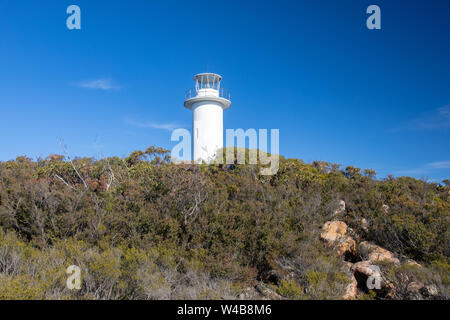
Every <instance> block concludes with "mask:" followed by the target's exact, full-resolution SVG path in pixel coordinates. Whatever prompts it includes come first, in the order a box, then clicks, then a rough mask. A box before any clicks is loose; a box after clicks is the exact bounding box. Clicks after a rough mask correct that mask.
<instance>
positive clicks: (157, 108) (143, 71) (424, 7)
mask: <svg viewBox="0 0 450 320" xmlns="http://www.w3.org/2000/svg"><path fill="white" fill-rule="evenodd" d="M70 4H76V5H79V6H80V8H81V17H82V22H81V26H82V29H81V30H72V31H71V30H68V29H67V28H66V18H67V17H68V15H67V14H66V8H67V6H69V5H70ZM370 4H377V5H378V6H380V8H381V19H382V22H381V27H382V29H381V30H368V29H367V28H366V22H365V21H366V18H367V16H368V15H367V14H366V13H365V11H366V8H367V7H368V5H370ZM206 70H208V71H210V72H216V73H219V74H221V75H222V76H223V77H224V82H223V85H224V86H225V87H226V88H228V89H229V90H230V91H231V93H232V106H231V108H230V109H229V110H227V111H225V114H224V127H225V128H244V129H247V128H256V129H258V128H279V129H280V153H281V154H282V155H284V156H286V157H295V158H301V159H303V160H304V161H307V162H310V161H313V160H325V161H329V162H337V163H341V164H343V165H354V166H358V167H361V168H373V169H375V170H376V171H377V172H378V177H379V178H382V177H385V176H386V175H387V174H394V175H395V176H401V175H410V176H414V177H417V178H421V177H427V178H429V179H432V180H436V181H437V180H440V179H445V178H450V148H449V147H450V1H447V0H422V1H399V0H397V1H395V0H389V1H379V0H376V1H356V0H339V1H334V0H333V1H317V0H315V1H313V0H308V1H306V0H304V1H271V2H268V1H250V0H249V1H242V0H240V1H213V0H209V1H199V0H196V1H156V0H155V1H150V0H149V1H143V0H142V1H93V0H89V1H87V0H73V1H63V0H57V1H56V0H55V1H23V0H0V111H1V117H0V136H1V140H0V160H8V159H14V158H15V157H16V156H18V155H28V156H30V157H33V158H36V157H39V156H41V157H46V156H47V155H48V154H50V153H61V150H60V149H59V146H58V143H57V138H58V137H60V138H63V139H64V140H65V142H66V144H67V145H68V148H69V152H70V154H71V155H78V156H99V154H100V152H99V151H98V149H100V150H101V152H103V153H104V154H105V155H118V156H125V155H127V154H129V153H130V152H131V151H133V150H137V149H145V148H146V147H148V146H149V145H157V146H162V147H166V148H168V149H171V148H172V147H173V145H174V143H172V142H171V141H170V133H171V132H170V130H168V129H170V128H172V127H186V128H188V129H190V127H191V113H190V111H188V110H187V109H185V108H184V107H183V100H184V92H185V90H186V89H188V88H189V87H192V86H193V81H192V76H193V75H194V74H195V73H199V72H205V71H206ZM95 142H96V143H95ZM95 144H97V145H98V147H96V146H95Z"/></svg>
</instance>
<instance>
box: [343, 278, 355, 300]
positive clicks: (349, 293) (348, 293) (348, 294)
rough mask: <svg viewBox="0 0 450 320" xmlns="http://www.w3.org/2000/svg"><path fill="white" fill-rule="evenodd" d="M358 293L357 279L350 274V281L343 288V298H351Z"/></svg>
mask: <svg viewBox="0 0 450 320" xmlns="http://www.w3.org/2000/svg"><path fill="white" fill-rule="evenodd" d="M357 293H358V281H357V280H356V278H355V276H354V275H352V276H351V282H350V283H349V284H348V285H347V287H346V288H345V294H344V295H343V296H342V299H344V300H351V299H355V298H356V294H357Z"/></svg>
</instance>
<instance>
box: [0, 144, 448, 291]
mask: <svg viewBox="0 0 450 320" xmlns="http://www.w3.org/2000/svg"><path fill="white" fill-rule="evenodd" d="M259 172H260V171H259V165H249V164H242V165H238V164H234V165H206V164H203V165H191V164H181V165H175V164H173V163H171V162H170V157H169V156H168V153H167V151H166V150H163V149H161V148H155V147H150V148H148V149H147V150H146V151H135V152H133V153H131V154H130V155H129V156H128V157H126V158H118V157H111V158H104V159H100V160H96V159H91V158H80V159H73V160H72V159H69V158H65V157H64V156H60V155H51V156H49V157H48V158H47V159H38V160H37V161H33V160H31V159H29V158H27V157H18V158H17V159H16V160H13V161H6V162H0V299H235V298H239V297H240V296H241V293H242V292H243V291H244V290H245V289H246V288H249V287H254V286H255V285H257V284H264V286H265V287H267V288H268V289H270V290H272V291H273V292H274V294H278V295H280V297H282V298H287V299H339V298H341V297H342V296H343V294H344V291H345V288H346V286H347V285H348V283H349V277H348V273H347V272H346V270H345V264H346V263H347V262H346V261H343V260H342V259H340V258H338V257H336V256H335V255H334V254H333V252H332V250H331V249H330V248H327V247H325V246H324V244H323V243H322V242H321V241H320V240H319V234H320V227H321V226H322V225H323V224H324V223H325V222H326V221H329V220H332V219H339V220H342V221H345V222H346V224H347V225H348V226H349V227H350V228H351V229H352V232H353V233H354V237H357V238H358V239H364V240H367V241H371V242H373V243H375V244H377V245H379V246H382V247H383V248H386V249H388V250H390V251H392V252H394V253H395V254H396V255H398V256H405V257H409V258H411V259H414V260H416V261H417V262H419V263H420V264H421V265H423V266H424V268H423V269H422V271H420V272H419V271H417V270H412V271H411V270H403V269H404V267H398V268H393V267H386V268H388V269H386V270H387V273H386V274H387V275H389V277H391V279H392V282H395V283H397V282H399V285H401V283H400V282H401V281H402V279H403V278H402V275H403V274H412V273H415V274H416V275H415V276H416V277H418V278H420V279H421V281H424V282H430V283H434V284H435V285H436V286H437V287H439V288H440V290H441V292H442V294H441V297H443V298H445V299H448V296H446V294H448V293H446V292H448V287H449V271H450V267H449V248H450V246H449V231H448V230H449V228H448V227H449V212H450V202H449V197H450V186H449V185H445V183H444V185H441V184H436V183H427V182H424V181H421V180H416V179H413V178H410V177H399V178H394V177H388V178H387V179H383V180H377V179H376V178H375V175H376V173H375V172H374V171H373V170H363V171H361V170H360V169H359V168H354V167H347V168H345V169H340V166H339V165H337V164H329V163H326V162H321V161H319V162H313V163H312V164H306V163H304V162H302V161H301V160H298V159H284V158H282V157H281V159H280V163H279V171H278V172H277V173H276V174H275V175H273V176H263V175H260V174H259ZM445 182H446V183H447V184H448V183H449V181H448V180H447V181H445ZM341 200H344V201H345V204H346V209H345V210H340V211H339V210H338V211H337V208H338V207H339V202H340V201H341ZM386 206H388V207H389V210H388V211H387V210H385V207H386ZM361 219H365V225H364V226H363V225H362V224H361V223H360V221H361ZM70 265H77V266H79V267H80V268H81V277H82V287H81V289H80V290H69V289H68V288H67V286H66V280H67V278H68V275H67V274H66V269H67V267H68V266H70ZM401 268H403V269H401ZM442 295H443V296H442ZM361 298H375V296H374V295H373V294H370V292H369V293H368V294H366V295H364V296H361ZM394 298H398V299H406V298H409V296H407V295H402V294H401V293H399V294H398V295H397V296H395V297H394Z"/></svg>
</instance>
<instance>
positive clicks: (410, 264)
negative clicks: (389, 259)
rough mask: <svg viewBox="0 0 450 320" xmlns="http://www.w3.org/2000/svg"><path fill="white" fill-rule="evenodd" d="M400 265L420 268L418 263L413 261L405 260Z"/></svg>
mask: <svg viewBox="0 0 450 320" xmlns="http://www.w3.org/2000/svg"><path fill="white" fill-rule="evenodd" d="M402 264H405V265H407V266H413V267H418V268H422V265H421V264H420V263H418V262H416V261H414V260H413V259H406V260H405V261H403V262H402Z"/></svg>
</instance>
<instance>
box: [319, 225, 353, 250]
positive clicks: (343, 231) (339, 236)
mask: <svg viewBox="0 0 450 320" xmlns="http://www.w3.org/2000/svg"><path fill="white" fill-rule="evenodd" d="M320 239H322V241H324V242H325V244H326V245H327V246H329V247H333V248H335V250H336V253H337V254H338V255H340V256H341V255H344V256H354V255H356V242H355V240H353V238H352V237H350V236H348V235H347V225H346V224H345V222H342V221H328V222H326V223H325V224H324V225H323V227H322V232H321V233H320Z"/></svg>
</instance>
